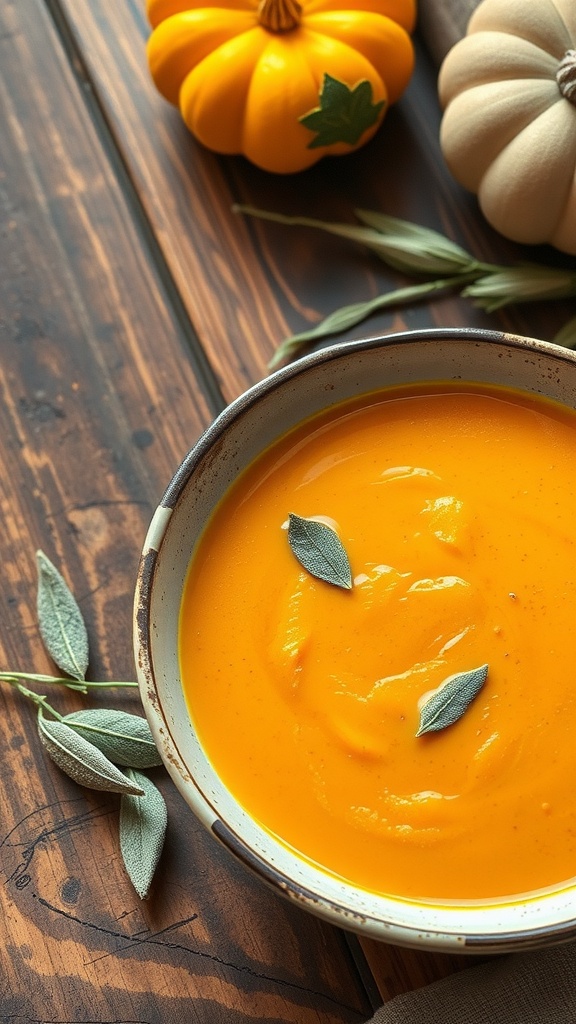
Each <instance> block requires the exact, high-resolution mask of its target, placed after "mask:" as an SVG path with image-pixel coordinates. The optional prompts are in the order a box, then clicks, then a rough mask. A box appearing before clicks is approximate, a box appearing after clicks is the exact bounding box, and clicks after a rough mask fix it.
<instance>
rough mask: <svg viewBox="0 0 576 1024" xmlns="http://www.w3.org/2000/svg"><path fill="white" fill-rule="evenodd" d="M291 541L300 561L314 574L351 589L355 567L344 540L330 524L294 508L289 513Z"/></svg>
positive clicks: (335, 584)
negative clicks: (343, 543)
mask: <svg viewBox="0 0 576 1024" xmlns="http://www.w3.org/2000/svg"><path fill="white" fill-rule="evenodd" d="M288 542H289V544H290V547H291V549H292V553H293V554H294V555H295V556H296V558H297V559H298V561H299V562H300V565H302V566H303V568H304V569H306V571H307V572H309V573H310V574H311V575H312V576H315V577H316V578H317V579H319V580H324V581H325V582H326V583H333V584H334V586H336V587H342V588H343V589H344V590H351V589H352V571H351V569H350V562H349V561H348V555H347V554H346V551H345V549H344V547H343V545H342V542H341V540H340V538H339V536H338V534H337V533H336V531H335V530H333V529H332V528H331V527H330V526H326V524H325V523H319V522H318V521H317V520H316V519H305V518H304V517H303V516H297V515H295V514H294V513H293V512H291V513H290V515H289V517H288Z"/></svg>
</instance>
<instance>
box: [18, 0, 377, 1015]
mask: <svg viewBox="0 0 576 1024" xmlns="http://www.w3.org/2000/svg"><path fill="white" fill-rule="evenodd" d="M0 100H1V108H0V111H1V112H0V118H1V123H0V132H1V135H2V140H3V146H2V150H3V153H2V157H3V158H2V170H1V172H0V203H1V210H2V231H1V232H0V258H1V260H2V267H3V273H2V276H1V278H0V395H1V400H0V436H1V438H2V443H1V445H0V511H1V514H2V556H3V583H4V585H3V587H2V590H1V593H0V621H1V624H2V625H1V633H0V661H1V667H2V669H3V670H7V669H13V670H27V671H31V670H34V669H35V670H36V671H41V672H46V671H48V672H50V671H51V670H52V667H51V665H50V662H49V659H48V658H47V656H46V655H45V654H44V653H43V649H42V645H41V642H40V638H39V635H38V629H37V624H36V614H35V588H36V582H35V569H34V550H35V548H37V547H42V548H43V549H44V550H45V551H46V553H47V554H48V555H49V557H51V558H52V559H53V560H54V561H55V562H56V563H58V564H59V565H60V566H61V567H62V568H63V570H64V572H65V574H66V577H67V579H68V580H69V582H70V584H71V586H72V588H73V590H74V592H75V593H76V595H77V597H78V599H79V602H80V606H81V608H82V611H83V613H84V615H85V618H86V621H87V624H88V629H89V633H90V636H91V638H92V648H93V651H92V664H91V677H92V678H100V679H113V678H131V677H132V676H133V665H132V655H131V604H132V589H133V585H134V580H135V575H136V567H137V562H138V557H139V552H140V549H141V545H142V542H143V538H144V534H145V530H146V528H147V524H148V522H149V519H150V516H151V513H152V511H153V508H154V507H155V504H156V503H157V501H158V499H159V497H160V495H161V492H162V490H163V487H164V485H165V483H166V482H167V480H168V478H169V476H170V474H171V473H172V471H173V469H174V468H175V467H176V465H177V463H178V462H179V460H180V459H181V458H182V456H183V454H184V453H185V451H186V450H187V448H188V447H189V446H190V444H191V443H192V442H193V441H194V440H195V438H196V437H197V436H198V434H199V432H200V431H201V429H202V428H203V426H204V425H205V424H206V423H207V422H208V421H209V420H210V419H211V418H212V416H213V414H214V412H215V411H216V409H217V407H218V406H219V405H221V404H222V401H223V400H222V397H221V396H220V395H219V391H218V387H217V385H216V382H215V381H214V380H213V379H212V378H211V375H210V372H209V371H208V370H207V369H206V367H205V366H204V365H203V364H202V361H201V359H200V356H199V350H197V351H195V350H194V338H193V337H192V334H193V332H191V329H190V325H188V326H186V325H184V324H183V323H182V322H181V321H180V320H179V319H178V316H177V315H176V314H175V313H174V311H173V308H172V304H171V300H170V296H169V295H168V294H167V292H166V289H165V287H164V284H163V281H162V278H161V276H160V274H159V273H158V272H157V271H156V269H155V267H154V266H153V264H152V263H151V260H150V258H149V255H148V246H147V243H146V240H145V238H144V236H143V231H142V230H140V227H139V225H138V222H137V220H135V214H134V209H133V208H132V207H131V205H130V204H127V202H126V198H125V196H124V194H123V191H122V189H121V188H120V187H119V184H118V180H117V178H116V175H115V173H113V170H112V166H111V163H110V154H109V153H107V152H106V151H105V150H104V149H103V148H102V144H101V140H100V138H99V136H98V133H97V131H96V130H95V126H94V124H93V123H92V122H91V121H90V119H89V118H88V117H87V115H86V106H85V103H84V100H83V98H82V95H81V91H80V89H79V88H78V81H77V79H75V78H74V76H73V75H72V74H71V70H70V67H69V63H68V58H67V56H66V55H65V53H64V52H63V50H62V48H61V46H60V44H59V41H58V38H57V37H56V35H55V33H54V30H53V26H52V23H51V21H50V19H49V18H48V17H47V16H46V7H45V5H44V3H43V2H41V0H17V2H5V3H4V4H3V5H2V7H1V8H0ZM52 699H53V703H54V704H55V705H56V706H57V707H58V708H59V709H60V710H71V709H72V708H73V707H77V706H79V705H82V706H84V704H85V702H84V701H82V699H81V698H79V697H77V696H76V695H73V694H70V693H69V694H67V695H66V694H59V693H56V694H55V695H54V696H53V697H52ZM99 699H100V700H101V702H102V703H104V702H105V701H106V702H109V701H111V700H113V701H114V703H115V704H117V705H118V706H122V707H125V708H126V709H131V710H134V711H137V710H138V709H139V703H138V700H137V698H136V696H134V693H133V691H132V692H128V693H127V694H126V693H124V695H120V694H118V695H114V696H108V698H104V697H102V698H99ZM0 708H1V712H2V713H1V716H0V743H1V745H2V751H3V762H2V785H1V786H0V822H1V829H0V867H1V871H2V880H3V885H2V888H1V894H0V904H1V916H0V922H1V923H0V1007H1V1012H0V1016H2V1018H3V1019H5V1020H8V1019H10V1020H23V1019H29V1020H47V1019H50V1020H52V1019H54V1020H60V1021H64V1020H66V1021H70V1020H74V1021H77V1022H79V1024H82V1022H88V1021H91V1022H94V1021H101V1022H103V1021H109V1020H131V1021H136V1020H137V1021H142V1022H143V1021H146V1024H160V1022H162V1024H164V1022H166V1021H170V1022H175V1024H178V1022H180V1021H182V1022H184V1021H189V1020H190V1019H191V1018H192V1017H193V1019H194V1020H196V1021H199V1022H206V1024H224V1022H226V1024H241V1022H247V1021H251V1020H252V1021H253V1020H260V1021H270V1022H274V1024H277V1022H278V1021H282V1022H294V1024H350V1022H356V1024H357V1022H359V1021H361V1020H362V1019H364V1018H365V1017H366V1016H367V1015H368V1011H369V1009H370V1005H369V1003H368V1001H367V999H366V997H365V994H364V992H363V989H362V986H361V984H360V981H359V979H358V977H357V973H356V970H355V967H354V965H353V963H352V962H351V959H350V956H349V953H348V951H347V949H346V946H345V944H344V942H343V939H342V936H341V933H340V932H338V931H336V930H335V929H332V928H330V927H328V926H325V925H324V924H323V923H322V922H320V921H317V920H316V919H314V918H312V917H310V916H309V915H306V914H303V912H302V911H300V910H299V909H298V908H295V907H293V906H292V905H291V904H289V903H288V902H287V901H286V902H285V901H282V900H280V899H279V898H278V897H276V896H275V895H274V894H272V893H270V892H269V891H268V890H267V889H265V888H264V887H263V886H261V885H260V883H258V882H257V881H256V880H255V879H254V878H253V877H252V876H251V875H248V874H247V873H246V872H245V870H244V869H243V868H242V867H241V866H240V865H237V864H236V863H235V862H233V861H232V860H231V859H230V858H229V856H228V855H227V854H226V852H225V851H220V850H219V848H217V847H216V846H215V844H214V842H213V840H212V839H211V838H210V837H209V836H207V835H206V834H205V833H204V830H203V829H202V827H201V826H200V825H199V824H197V823H196V821H195V820H194V819H193V816H192V814H191V812H189V811H188V810H187V808H186V807H185V806H184V805H183V802H182V800H181V798H180V797H179V795H178V794H177V793H176V791H175V789H174V787H173V786H172V785H171V783H169V780H168V779H167V777H166V775H165V774H164V773H163V772H162V771H161V770H158V771H157V772H155V774H154V778H155V779H156V780H157V782H158V785H159V786H160V788H161V789H162V791H163V792H164V794H165V796H166V799H167V802H168V806H169V833H168V837H167V845H166V850H165V855H164V857H163V860H162V864H161V868H160V871H159V875H158V879H157V882H156V883H155V885H154V889H153V892H152V894H151V897H150V899H149V900H148V901H146V902H145V903H142V902H140V901H139V900H138V898H137V896H136V895H135V893H134V892H133V890H132V887H131V885H130V883H129V882H128V879H127V877H126V875H125V872H124V869H123V866H122V864H121V859H120V855H119V848H118V839H117V816H118V802H117V799H116V798H114V797H108V796H106V795H104V794H101V793H93V792H90V791H87V790H82V789H79V788H78V787H76V786H75V785H74V784H73V783H72V782H71V781H69V780H68V779H67V778H66V777H65V776H62V775H61V774H60V773H59V771H58V770H57V769H56V768H55V767H54V766H53V765H52V764H51V763H50V762H48V761H47V760H46V758H45V756H44V754H43V751H42V748H41V747H40V744H39V740H38V736H37V733H36V728H35V720H34V713H33V711H32V709H31V707H29V706H28V705H26V704H25V702H24V700H23V699H22V698H20V697H19V696H18V695H17V694H16V693H14V692H13V691H12V690H9V689H8V688H7V687H6V686H3V687H2V689H1V690H0Z"/></svg>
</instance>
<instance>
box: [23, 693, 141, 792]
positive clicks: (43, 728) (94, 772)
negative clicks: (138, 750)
mask: <svg viewBox="0 0 576 1024" xmlns="http://www.w3.org/2000/svg"><path fill="white" fill-rule="evenodd" d="M38 732H39V734H40V739H41V741H42V745H43V746H44V748H45V749H46V752H47V753H48V754H49V756H50V757H51V758H52V760H53V761H54V763H55V764H57V765H58V767H59V768H61V769H62V771H63V772H65V773H66V775H69V776H70V778H71V779H73V780H74V782H77V783H78V784H79V785H80V786H86V787H87V788H88V789H98V790H104V791H105V792H108V793H132V794H134V795H136V794H141V793H143V790H142V788H141V787H140V786H137V785H136V784H135V783H133V782H131V781H130V779H128V778H127V777H126V775H124V773H123V772H121V771H120V769H119V768H117V767H116V765H114V764H112V762H111V761H109V760H108V758H107V757H105V755H104V754H103V753H102V752H101V751H100V750H98V748H97V747H95V746H94V745H93V744H92V743H89V741H88V740H86V739H84V737H83V736H79V735H78V733H77V732H75V731H74V729H71V728H70V726H69V725H66V723H65V722H58V721H52V719H50V718H45V717H44V715H43V714H42V709H40V710H39V712H38Z"/></svg>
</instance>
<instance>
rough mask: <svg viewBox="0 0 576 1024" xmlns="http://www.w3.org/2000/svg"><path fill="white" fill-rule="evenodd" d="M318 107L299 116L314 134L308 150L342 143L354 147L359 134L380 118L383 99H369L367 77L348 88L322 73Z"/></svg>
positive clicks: (370, 91) (383, 105)
mask: <svg viewBox="0 0 576 1024" xmlns="http://www.w3.org/2000/svg"><path fill="white" fill-rule="evenodd" d="M319 98H320V106H319V107H316V108H315V109H314V110H311V111H310V112H309V113H308V114H304V115H303V116H302V117H300V118H299V121H300V122H301V124H303V125H304V127H305V128H309V129H310V131H311V132H315V133H316V137H315V138H314V139H312V141H311V142H309V143H308V149H317V148H318V147H319V146H333V145H335V144H336V143H338V142H345V143H347V144H348V145H349V146H355V145H356V143H357V142H359V140H360V138H361V136H362V135H363V134H364V132H365V131H367V129H368V128H371V127H372V125H373V124H376V122H377V121H378V119H379V118H380V115H381V112H382V109H383V108H384V107H385V105H386V102H385V100H381V101H380V102H379V103H373V102H372V85H371V84H370V82H368V81H367V80H364V81H362V82H358V85H355V86H354V88H353V89H351V88H350V87H349V86H348V85H346V83H345V82H340V81H339V80H338V79H337V78H332V76H331V75H328V74H325V75H324V81H323V83H322V89H321V90H320V97H319Z"/></svg>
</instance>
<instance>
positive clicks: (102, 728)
mask: <svg viewBox="0 0 576 1024" xmlns="http://www.w3.org/2000/svg"><path fill="white" fill-rule="evenodd" d="M36 564H37V568H38V592H37V611H38V625H39V629H40V635H41V636H42V639H43V641H44V644H45V646H46V649H47V651H48V653H49V654H50V656H51V658H52V660H53V661H54V662H55V664H56V665H57V667H58V668H59V669H60V670H61V671H62V672H64V673H66V675H64V676H50V675H41V674H35V673H32V672H0V682H5V683H8V684H9V685H10V686H12V687H13V688H14V689H15V690H17V691H18V693H20V694H21V696H23V697H25V698H26V699H27V700H29V701H31V702H32V703H33V704H34V705H35V707H36V709H37V726H38V734H39V737H40V741H41V743H42V746H43V747H44V750H45V751H46V753H47V754H48V756H49V757H50V758H51V760H52V761H53V762H54V763H55V764H56V765H58V767H59V768H60V769H61V770H62V771H63V772H65V773H66V774H67V775H68V776H69V777H70V778H71V779H73V780H74V781H75V782H77V783H78V784H79V785H81V786H86V787H87V788H88V789H95V790H103V791H105V792H108V793H119V794H120V816H119V840H120V850H121V853H122V859H123V861H124V866H125V868H126V871H127V873H128V877H129V878H130V880H131V882H132V884H133V886H134V888H135V890H136V892H137V893H138V895H139V896H140V898H141V899H145V898H146V897H147V895H148V892H149V889H150V885H151V883H152V878H153V876H154V872H155V870H156V866H157V864H158V861H159V859H160V855H161V853H162V847H163V844H164V837H165V833H166V825H167V811H166V804H165V802H164V798H163V796H162V794H161V793H160V791H159V790H158V789H157V787H156V786H155V785H154V783H153V782H151V780H150V779H149V778H148V777H147V776H146V775H144V774H143V773H142V770H143V769H146V768H154V767H156V766H158V765H161V764H162V758H161V757H160V755H159V753H158V750H157V748H156V744H155V743H154V739H153V736H152V733H151V732H150V728H149V726H148V723H147V721H146V719H145V718H142V717H141V716H139V715H132V714H129V713H128V712H126V711H120V710H115V709H109V708H87V709H83V710H78V711H73V712H71V713H69V714H67V715H61V714H60V712H59V711H57V710H56V708H54V707H53V706H52V705H51V704H50V703H49V702H48V700H47V699H46V697H45V696H44V695H43V694H40V693H37V692H36V691H34V690H31V689H30V688H29V687H28V686H27V685H26V683H29V682H32V683H36V684H38V685H44V684H55V685H57V686H64V687H66V688H67V689H69V690H76V691H80V692H81V693H84V694H86V693H88V692H89V690H90V689H101V688H104V687H106V688H114V687H137V685H138V684H137V683H135V682H131V681H126V682H110V683H106V682H91V681H89V680H87V679H86V678H85V676H86V671H87V669H88V658H89V649H88V633H87V630H86V626H85V623H84V619H83V617H82V613H81V611H80V608H79V606H78V604H77V602H76V599H75V597H74V595H73V594H72V592H71V591H70V589H69V587H68V585H67V583H66V581H65V580H64V578H63V576H62V575H61V573H60V572H59V571H58V569H57V568H56V566H55V565H53V564H52V562H51V561H50V559H49V558H47V556H46V555H45V554H44V552H43V551H37V552H36Z"/></svg>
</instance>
